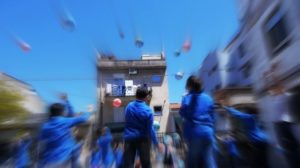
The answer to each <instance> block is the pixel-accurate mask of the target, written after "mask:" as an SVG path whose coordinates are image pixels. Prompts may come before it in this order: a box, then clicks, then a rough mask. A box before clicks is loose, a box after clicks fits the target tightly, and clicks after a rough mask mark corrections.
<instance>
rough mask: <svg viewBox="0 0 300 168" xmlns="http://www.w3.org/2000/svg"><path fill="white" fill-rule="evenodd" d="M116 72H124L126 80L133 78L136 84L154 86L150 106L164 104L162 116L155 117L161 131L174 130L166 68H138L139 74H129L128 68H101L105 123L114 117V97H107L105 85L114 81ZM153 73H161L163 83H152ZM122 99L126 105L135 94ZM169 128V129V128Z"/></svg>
mask: <svg viewBox="0 0 300 168" xmlns="http://www.w3.org/2000/svg"><path fill="white" fill-rule="evenodd" d="M114 74H124V76H125V80H133V83H134V85H138V84H141V85H142V84H143V83H147V84H148V86H150V87H152V99H151V102H150V107H151V108H152V109H153V107H154V106H156V105H161V106H163V112H162V116H155V117H154V119H155V120H156V121H158V122H159V123H160V130H159V132H166V131H174V126H173V125H174V124H173V123H172V122H168V120H170V119H169V97H168V95H169V93H168V79H167V77H166V69H151V68H149V69H138V74H137V75H131V76H129V75H128V69H124V70H101V74H100V78H101V79H100V80H101V81H102V82H101V85H102V88H101V94H102V95H103V96H102V98H103V99H102V100H104V106H103V112H104V114H103V118H104V123H106V122H112V121H113V119H114V116H113V106H112V100H113V98H111V97H110V98H109V97H106V98H105V96H104V95H105V86H106V84H107V83H113V75H114ZM152 75H161V76H162V81H161V83H151V76H152ZM119 98H120V99H121V100H122V106H124V107H126V105H127V104H128V103H129V102H130V101H132V100H134V99H135V98H134V96H130V97H119ZM167 128H168V129H167Z"/></svg>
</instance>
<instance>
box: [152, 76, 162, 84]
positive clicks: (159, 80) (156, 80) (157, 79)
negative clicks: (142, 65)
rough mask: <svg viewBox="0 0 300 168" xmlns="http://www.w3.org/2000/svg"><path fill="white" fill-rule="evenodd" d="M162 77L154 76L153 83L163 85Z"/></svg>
mask: <svg viewBox="0 0 300 168" xmlns="http://www.w3.org/2000/svg"><path fill="white" fill-rule="evenodd" d="M161 81H162V76H161V75H152V76H151V82H152V83H161Z"/></svg>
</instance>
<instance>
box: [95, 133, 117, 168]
mask: <svg viewBox="0 0 300 168" xmlns="http://www.w3.org/2000/svg"><path fill="white" fill-rule="evenodd" d="M101 133H102V135H101V136H100V138H99V139H98V140H97V144H98V146H99V148H100V152H101V156H102V158H101V160H102V161H101V162H102V167H103V168H109V167H111V166H112V164H113V162H114V154H113V150H112V147H111V142H112V140H113V137H112V135H111V133H110V130H109V128H107V127H104V128H103V129H102V132H101Z"/></svg>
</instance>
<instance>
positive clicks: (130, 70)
mask: <svg viewBox="0 0 300 168" xmlns="http://www.w3.org/2000/svg"><path fill="white" fill-rule="evenodd" d="M128 74H129V75H137V74H138V70H137V69H135V68H129V70H128Z"/></svg>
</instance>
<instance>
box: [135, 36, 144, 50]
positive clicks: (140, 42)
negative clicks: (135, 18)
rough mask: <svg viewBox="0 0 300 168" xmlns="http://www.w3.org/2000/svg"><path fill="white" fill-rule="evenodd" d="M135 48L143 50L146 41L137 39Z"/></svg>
mask: <svg viewBox="0 0 300 168" xmlns="http://www.w3.org/2000/svg"><path fill="white" fill-rule="evenodd" d="M135 46H136V47H137V48H142V47H143V46H144V41H143V40H142V39H141V38H136V39H135Z"/></svg>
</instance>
